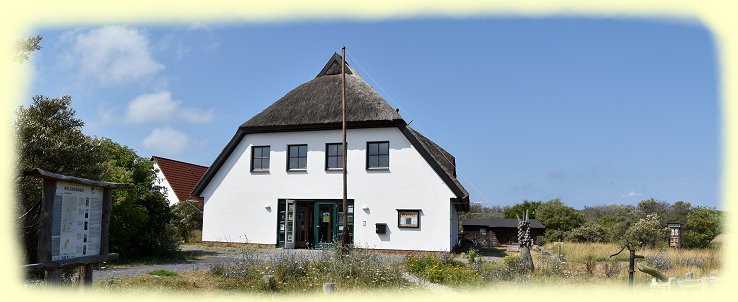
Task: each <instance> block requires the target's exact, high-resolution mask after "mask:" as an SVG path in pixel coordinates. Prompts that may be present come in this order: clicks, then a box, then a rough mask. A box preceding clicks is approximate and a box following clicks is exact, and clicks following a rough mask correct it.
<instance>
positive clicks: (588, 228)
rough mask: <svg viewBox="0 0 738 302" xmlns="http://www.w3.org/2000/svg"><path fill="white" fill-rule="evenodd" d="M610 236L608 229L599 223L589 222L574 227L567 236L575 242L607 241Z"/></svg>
mask: <svg viewBox="0 0 738 302" xmlns="http://www.w3.org/2000/svg"><path fill="white" fill-rule="evenodd" d="M608 237H609V235H608V232H607V230H606V229H605V228H604V227H602V226H601V225H599V224H596V223H592V222H588V223H585V224H584V225H582V226H580V227H578V228H576V229H573V230H572V231H571V232H569V234H568V235H567V236H566V238H567V239H568V240H569V241H573V242H606V241H607V238H608Z"/></svg>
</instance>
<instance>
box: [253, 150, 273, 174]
mask: <svg viewBox="0 0 738 302" xmlns="http://www.w3.org/2000/svg"><path fill="white" fill-rule="evenodd" d="M269 149H270V148H269V146H252V147H251V171H269Z"/></svg>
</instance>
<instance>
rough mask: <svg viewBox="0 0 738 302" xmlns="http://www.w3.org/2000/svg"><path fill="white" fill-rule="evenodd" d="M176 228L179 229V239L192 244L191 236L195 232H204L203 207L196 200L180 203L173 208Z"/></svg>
mask: <svg viewBox="0 0 738 302" xmlns="http://www.w3.org/2000/svg"><path fill="white" fill-rule="evenodd" d="M172 212H173V213H174V226H176V227H177V231H178V234H179V237H180V238H182V240H184V242H190V240H191V239H192V238H190V234H191V233H192V231H195V230H202V214H203V213H202V207H201V206H200V203H199V202H197V201H194V200H187V201H183V202H179V203H177V204H176V205H174V206H173V207H172Z"/></svg>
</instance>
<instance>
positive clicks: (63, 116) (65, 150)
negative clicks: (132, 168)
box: [14, 96, 104, 262]
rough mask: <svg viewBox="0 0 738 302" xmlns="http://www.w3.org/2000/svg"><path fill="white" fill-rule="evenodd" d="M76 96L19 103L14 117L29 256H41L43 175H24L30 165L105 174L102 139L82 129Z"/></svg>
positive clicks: (20, 207) (33, 258)
mask: <svg viewBox="0 0 738 302" xmlns="http://www.w3.org/2000/svg"><path fill="white" fill-rule="evenodd" d="M71 102H72V98H71V97H69V96H63V97H61V98H48V97H45V96H35V97H33V98H32V102H31V104H30V105H29V106H28V107H20V108H19V109H18V111H17V117H16V120H15V125H14V128H15V136H16V141H17V142H18V149H17V150H18V158H17V161H16V169H17V171H16V173H17V174H16V175H18V178H17V180H16V199H17V202H16V210H17V211H18V225H19V228H20V231H21V237H22V242H23V248H24V253H25V259H26V261H28V262H34V261H36V246H37V240H38V239H37V238H38V219H39V215H40V207H41V181H40V180H39V179H38V178H34V177H21V176H20V175H21V172H22V171H23V170H25V169H30V168H42V169H44V170H47V171H51V172H55V173H60V174H65V175H72V176H77V177H82V178H89V179H100V176H101V175H102V172H103V170H102V168H101V166H100V163H101V162H102V159H103V157H104V153H103V152H102V150H101V148H100V145H99V143H98V142H96V141H95V140H93V139H91V138H89V137H87V136H85V135H84V134H83V133H82V126H83V125H84V122H83V121H82V120H80V119H78V118H76V117H75V116H74V115H75V111H74V109H72V106H71Z"/></svg>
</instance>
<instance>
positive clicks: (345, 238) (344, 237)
mask: <svg viewBox="0 0 738 302" xmlns="http://www.w3.org/2000/svg"><path fill="white" fill-rule="evenodd" d="M345 68H346V46H344V47H343V48H341V116H342V118H341V124H342V127H341V129H342V133H343V140H342V141H341V142H342V143H343V231H342V232H341V247H342V249H341V250H342V251H343V252H346V248H347V247H348V245H349V244H350V242H349V231H348V193H347V191H348V187H347V184H346V181H347V179H348V177H347V171H346V170H347V168H348V167H347V166H346V163H347V157H348V154H346V70H345Z"/></svg>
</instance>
